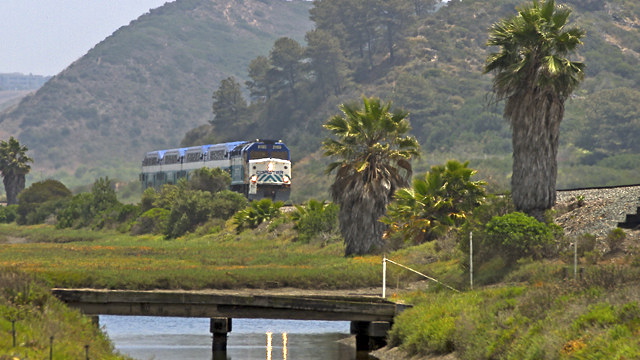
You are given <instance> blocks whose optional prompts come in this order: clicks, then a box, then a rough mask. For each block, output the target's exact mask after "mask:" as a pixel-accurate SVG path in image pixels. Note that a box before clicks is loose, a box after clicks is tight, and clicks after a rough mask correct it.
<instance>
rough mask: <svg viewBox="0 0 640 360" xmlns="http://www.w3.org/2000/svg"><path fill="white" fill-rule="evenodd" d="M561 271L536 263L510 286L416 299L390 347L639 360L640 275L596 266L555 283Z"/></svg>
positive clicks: (481, 355)
mask: <svg viewBox="0 0 640 360" xmlns="http://www.w3.org/2000/svg"><path fill="white" fill-rule="evenodd" d="M563 269H564V265H560V264H553V263H533V264H529V265H524V266H522V268H520V269H519V270H517V271H516V272H514V273H512V274H510V275H509V276H507V278H506V280H507V282H508V283H510V285H499V286H492V287H490V288H483V289H480V290H477V291H467V292H462V293H454V292H451V291H438V292H419V293H412V294H407V295H406V296H405V300H406V301H408V302H410V303H412V304H415V307H414V308H412V309H410V310H407V311H406V312H404V313H403V314H401V315H400V316H399V317H398V318H397V322H396V324H395V325H394V328H393V330H392V332H391V334H390V338H389V340H390V344H391V346H399V347H400V348H401V349H402V350H403V351H404V352H405V353H406V354H409V355H412V356H414V355H422V356H427V355H434V354H438V355H440V354H450V353H454V354H455V358H456V359H465V360H466V359H469V360H471V359H473V360H476V359H514V360H515V359H517V360H522V359H638V358H640V338H639V337H638V334H640V284H638V280H637V279H638V275H640V268H639V267H637V266H626V265H594V266H591V267H589V268H587V269H585V271H584V272H583V274H582V276H581V277H580V278H579V279H578V280H573V279H567V280H563V281H558V274H559V273H562V272H563Z"/></svg>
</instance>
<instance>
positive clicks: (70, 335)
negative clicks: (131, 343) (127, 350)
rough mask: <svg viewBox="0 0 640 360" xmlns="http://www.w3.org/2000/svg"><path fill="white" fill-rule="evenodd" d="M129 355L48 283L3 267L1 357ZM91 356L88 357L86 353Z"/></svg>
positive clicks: (0, 282)
mask: <svg viewBox="0 0 640 360" xmlns="http://www.w3.org/2000/svg"><path fill="white" fill-rule="evenodd" d="M50 355H53V358H54V359H86V358H90V359H114V360H115V359H128V358H127V357H123V356H119V355H114V350H113V345H112V344H111V342H110V341H109V340H108V339H107V337H106V336H105V335H104V333H102V331H100V330H99V329H98V327H97V326H95V324H93V323H92V321H91V319H89V318H87V317H84V316H82V315H80V313H79V312H78V311H74V310H71V309H69V308H67V307H66V306H65V305H63V304H62V303H61V302H60V301H58V300H57V299H56V298H54V297H53V296H52V295H51V294H50V292H49V287H48V286H47V284H45V283H43V282H41V281H37V280H35V278H34V277H33V276H29V275H26V274H25V273H23V272H20V271H16V270H12V269H7V268H3V269H0V359H11V360H21V359H49V356H50ZM87 356H88V357H87Z"/></svg>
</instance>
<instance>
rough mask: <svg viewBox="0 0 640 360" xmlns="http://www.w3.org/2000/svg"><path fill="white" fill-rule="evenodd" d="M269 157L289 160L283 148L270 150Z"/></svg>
mask: <svg viewBox="0 0 640 360" xmlns="http://www.w3.org/2000/svg"><path fill="white" fill-rule="evenodd" d="M271 157H272V158H274V159H282V160H289V153H288V152H287V151H284V150H279V151H278V150H273V151H271Z"/></svg>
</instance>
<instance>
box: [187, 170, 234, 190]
mask: <svg viewBox="0 0 640 360" xmlns="http://www.w3.org/2000/svg"><path fill="white" fill-rule="evenodd" d="M230 184H231V175H229V173H227V172H226V171H224V170H222V169H220V168H204V167H203V168H200V169H196V170H194V171H193V172H192V173H190V174H189V181H188V182H187V188H188V189H189V190H202V191H208V192H210V193H212V194H215V193H217V192H219V191H222V190H225V189H227V188H229V185H230Z"/></svg>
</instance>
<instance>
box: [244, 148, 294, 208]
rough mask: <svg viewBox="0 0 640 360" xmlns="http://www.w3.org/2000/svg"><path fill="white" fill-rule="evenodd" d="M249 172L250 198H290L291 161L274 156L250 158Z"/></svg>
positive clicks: (282, 199)
mask: <svg viewBox="0 0 640 360" xmlns="http://www.w3.org/2000/svg"><path fill="white" fill-rule="evenodd" d="M249 173H250V176H249V192H248V196H249V199H251V200H254V199H264V198H270V199H272V200H274V201H287V200H289V195H290V192H291V188H290V186H291V161H289V160H283V159H274V158H263V159H255V160H249Z"/></svg>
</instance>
